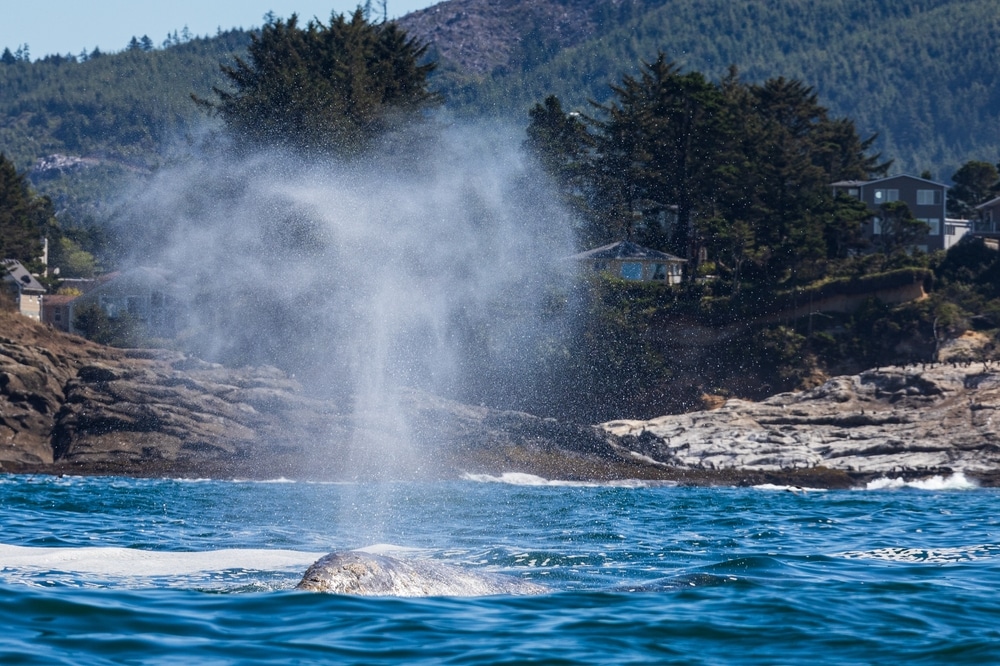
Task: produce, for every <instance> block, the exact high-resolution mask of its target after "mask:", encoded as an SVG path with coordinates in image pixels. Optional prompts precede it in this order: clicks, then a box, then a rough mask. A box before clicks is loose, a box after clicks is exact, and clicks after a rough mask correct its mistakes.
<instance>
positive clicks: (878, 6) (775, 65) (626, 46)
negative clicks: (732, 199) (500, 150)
mask: <svg viewBox="0 0 1000 666" xmlns="http://www.w3.org/2000/svg"><path fill="white" fill-rule="evenodd" d="M556 10H559V12H561V13H558V12H556ZM431 12H433V18H434V21H435V23H434V24H433V25H434V29H429V28H428V27H427V19H426V18H425V15H426V16H429V15H430V13H431ZM498 12H502V13H501V14H499V15H498ZM553 15H556V16H558V19H552V18H551V16H553ZM531 16H535V17H543V18H544V17H548V18H549V20H550V24H549V25H537V24H536V25H534V27H527V24H529V22H528V21H527V20H526V19H527V17H531ZM418 19H419V20H418ZM486 19H489V21H488V22H487V25H488V26H489V27H490V28H491V29H489V30H480V31H479V33H478V34H467V31H466V32H465V34H463V27H464V26H482V25H483V23H484V21H486ZM403 22H404V25H412V26H413V29H414V32H415V34H417V35H418V36H421V37H423V38H425V39H428V40H430V41H431V42H432V43H435V44H437V50H438V52H439V53H441V55H442V58H443V59H444V63H443V65H444V66H443V67H442V71H443V73H444V76H445V77H446V79H445V81H444V86H445V88H446V90H447V92H449V93H450V96H451V97H452V98H453V99H454V100H456V101H457V102H458V103H459V105H460V106H461V107H462V108H463V109H464V111H466V112H469V113H483V112H486V113H501V114H523V113H524V112H525V109H527V108H530V106H531V105H532V104H534V103H535V102H537V101H539V100H541V99H543V98H544V96H545V95H547V94H550V93H554V94H556V95H558V96H559V97H560V98H561V99H562V100H563V101H564V103H565V105H566V106H568V107H569V108H578V109H579V110H581V111H584V112H587V111H589V109H590V107H589V104H588V103H587V101H588V100H589V99H593V100H596V101H599V102H603V101H606V100H607V99H608V97H609V94H610V90H609V87H608V85H609V83H616V82H618V81H619V80H620V79H621V75H622V74H623V73H629V74H634V73H636V72H637V71H638V67H639V62H640V61H641V60H645V61H651V60H653V59H655V57H656V53H657V51H659V50H662V51H664V52H665V53H666V55H667V57H668V58H669V59H671V60H673V61H674V62H676V63H678V64H679V65H680V66H681V67H683V68H685V69H688V70H697V71H700V72H703V73H704V74H706V75H707V76H709V77H710V78H714V79H718V78H721V77H722V76H723V75H724V73H725V71H726V69H727V68H728V67H729V66H730V65H735V66H736V67H737V68H738V69H739V71H740V72H741V74H742V76H743V77H744V78H745V79H746V80H747V81H751V82H760V81H763V80H765V79H767V78H772V77H777V76H784V77H787V78H795V79H799V80H801V81H803V82H804V83H806V84H808V85H810V86H813V87H814V88H815V89H816V91H817V92H818V93H819V98H820V102H821V103H822V104H824V106H827V107H828V108H829V109H830V110H831V111H832V112H833V113H834V114H835V115H839V116H847V117H849V118H851V119H853V120H854V121H855V122H856V124H857V126H858V128H859V130H860V131H861V133H862V134H864V135H870V134H874V133H878V134H879V136H880V139H879V142H878V143H877V144H876V147H877V148H878V149H880V150H881V151H882V152H883V154H884V155H885V156H886V157H888V158H892V159H894V160H895V166H894V171H909V172H916V173H919V172H922V171H924V170H929V171H931V172H932V173H933V175H934V176H935V178H937V179H939V180H943V181H947V180H948V179H949V178H950V177H951V175H952V174H953V173H954V172H955V170H956V169H957V168H958V166H960V165H961V164H962V163H964V162H966V161H968V160H970V159H979V160H985V161H989V162H996V161H997V158H998V157H1000V50H998V49H996V48H995V45H996V44H997V43H998V42H1000V12H998V11H997V5H996V3H995V2H994V0H913V1H912V2H905V3H903V2H895V1H892V0H811V1H810V2H802V0H766V1H764V0H739V1H733V0H671V1H669V2H662V1H655V0H618V1H615V0H597V1H595V2H591V3H581V2H579V1H578V0H533V1H531V2H529V1H527V0H520V1H517V2H509V3H504V5H503V8H502V9H498V8H497V7H496V6H495V3H490V2H487V1H486V0H450V1H449V2H445V3H441V5H438V6H436V7H433V8H430V9H427V10H423V12H418V13H416V14H414V15H412V16H411V17H406V18H405V19H403ZM500 25H508V26H515V27H518V28H519V30H518V32H517V38H518V40H519V41H517V42H516V43H514V44H511V43H509V39H508V40H507V42H504V41H503V38H504V36H505V35H506V34H507V33H508V32H510V31H509V30H508V31H506V32H505V31H504V30H501V29H499V28H497V27H496V26H500ZM439 26H446V28H441V27H439ZM548 27H551V28H552V30H547V29H546V28H548ZM459 35H463V37H464V41H463V43H462V49H455V48H449V47H448V40H455V39H458V37H459ZM468 54H473V55H474V56H475V58H472V57H470V56H469V55H468ZM484 63H485V64H487V65H489V67H488V68H486V67H484V66H483V65H484Z"/></svg>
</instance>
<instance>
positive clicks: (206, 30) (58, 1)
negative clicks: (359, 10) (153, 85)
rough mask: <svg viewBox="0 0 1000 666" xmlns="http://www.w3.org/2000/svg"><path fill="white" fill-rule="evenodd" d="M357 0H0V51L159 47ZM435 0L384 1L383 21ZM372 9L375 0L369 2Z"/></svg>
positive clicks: (343, 8)
mask: <svg viewBox="0 0 1000 666" xmlns="http://www.w3.org/2000/svg"><path fill="white" fill-rule="evenodd" d="M363 1H364V0H361V1H360V2H359V1H358V0H28V1H27V2H25V1H24V0H0V50H3V48H4V47H7V48H9V49H10V50H11V51H12V52H13V51H16V50H17V49H18V47H20V46H21V45H23V44H27V45H28V48H29V52H30V54H31V59H32V60H37V59H39V58H42V57H45V56H46V55H52V54H56V53H58V54H61V55H66V54H68V53H71V54H74V55H77V54H79V53H80V52H81V51H83V50H86V51H88V52H90V51H93V50H94V47H95V46H96V47H99V48H100V49H101V50H102V51H105V52H114V51H121V50H122V49H124V48H125V47H126V46H127V45H128V42H129V40H131V39H132V37H133V36H135V37H138V38H142V36H143V35H148V36H149V38H150V39H152V40H153V43H154V44H155V45H156V46H157V47H159V46H160V45H161V44H162V43H163V41H164V39H166V37H167V35H168V34H172V33H173V32H174V31H175V30H176V31H177V32H178V34H180V33H181V32H182V31H183V30H184V27H185V26H187V28H188V30H189V31H190V33H191V34H192V36H199V37H200V36H204V35H214V34H215V33H216V31H217V30H218V28H222V29H223V30H227V29H229V28H255V27H259V26H260V25H261V24H262V23H263V22H264V14H266V13H267V12H269V11H273V12H274V14H275V15H276V16H277V17H278V18H287V17H289V16H291V15H292V14H293V13H295V14H298V15H299V17H300V19H311V18H313V17H317V18H320V19H322V20H323V21H326V20H328V19H329V18H330V14H331V13H332V12H334V11H336V12H338V13H344V12H350V11H352V10H353V9H354V8H355V7H357V6H358V4H361V3H362V2H363ZM438 1H439V0H387V4H386V7H387V9H388V13H389V17H390V18H394V17H398V16H402V15H404V14H407V13H409V12H412V11H414V10H417V9H422V8H424V7H429V6H431V5H433V4H437V2H438ZM372 5H373V6H374V7H376V8H378V7H380V6H381V3H380V2H379V0H373V2H372Z"/></svg>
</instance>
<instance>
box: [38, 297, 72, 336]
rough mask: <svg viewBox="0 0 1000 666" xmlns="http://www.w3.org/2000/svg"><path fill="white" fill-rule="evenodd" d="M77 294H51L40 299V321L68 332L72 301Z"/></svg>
mask: <svg viewBox="0 0 1000 666" xmlns="http://www.w3.org/2000/svg"><path fill="white" fill-rule="evenodd" d="M76 298H77V296H66V295H63V294H53V295H51V296H46V297H45V298H43V299H42V323H43V324H48V325H49V326H51V327H52V328H57V329H59V330H60V331H63V332H66V333H69V328H70V316H71V315H70V313H71V312H72V307H73V306H72V303H73V301H74V300H76Z"/></svg>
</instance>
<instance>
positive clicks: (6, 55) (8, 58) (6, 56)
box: [0, 48, 17, 65]
mask: <svg viewBox="0 0 1000 666" xmlns="http://www.w3.org/2000/svg"><path fill="white" fill-rule="evenodd" d="M0 62H2V63H3V64H5V65H13V64H14V63H15V62H17V58H15V57H14V54H13V53H11V52H10V49H9V48H4V50H3V55H0Z"/></svg>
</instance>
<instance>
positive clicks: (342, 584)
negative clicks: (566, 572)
mask: <svg viewBox="0 0 1000 666" xmlns="http://www.w3.org/2000/svg"><path fill="white" fill-rule="evenodd" d="M295 587H296V589H298V590H308V591H311V592H330V593H333V594H346V595H356V596H366V597H439V596H440V597H478V596H489V595H529V594H545V593H546V592H551V591H552V590H551V588H548V587H546V586H544V585H539V584H537V583H532V582H530V581H526V580H522V579H520V578H514V577H513V576H505V575H502V574H496V573H491V572H485V571H483V572H480V571H473V570H469V569H463V568H460V567H456V566H451V565H448V564H444V563H442V562H437V561H435V560H428V559H412V560H402V559H398V558H395V557H391V556H388V555H375V554H373V553H365V552H362V551H355V550H351V551H334V552H332V553H330V554H329V555H325V556H324V557H321V558H320V559H319V560H317V561H316V562H315V563H313V565H312V566H310V567H309V569H307V570H306V572H305V574H304V575H303V576H302V580H301V581H300V582H299V584H298V585H296V586H295Z"/></svg>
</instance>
